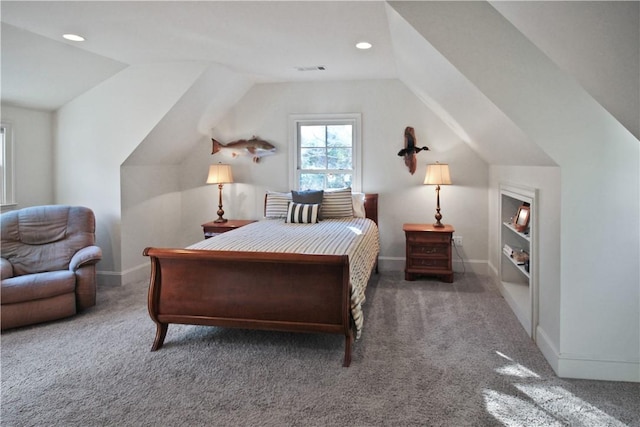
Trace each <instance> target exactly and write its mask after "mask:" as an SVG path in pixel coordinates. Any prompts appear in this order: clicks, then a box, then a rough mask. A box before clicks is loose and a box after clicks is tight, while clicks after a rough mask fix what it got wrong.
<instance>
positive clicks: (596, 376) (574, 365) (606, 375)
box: [536, 326, 640, 383]
mask: <svg viewBox="0 0 640 427" xmlns="http://www.w3.org/2000/svg"><path fill="white" fill-rule="evenodd" d="M536 344H537V345H538V348H539V349H540V351H541V352H542V355H543V356H544V357H545V359H547V362H549V365H551V368H552V369H553V371H554V372H555V373H556V375H558V376H559V377H561V378H576V379H582V380H602V381H625V382H636V383H637V382H640V361H625V360H602V359H596V358H594V357H585V356H583V355H577V354H569V353H564V354H562V353H560V352H559V351H558V349H557V348H556V347H555V346H554V345H553V343H552V342H551V340H550V339H549V336H548V335H547V334H546V333H545V331H544V330H543V329H542V328H540V327H539V326H538V328H537V329H536Z"/></svg>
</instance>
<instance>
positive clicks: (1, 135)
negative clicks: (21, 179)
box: [0, 123, 15, 206]
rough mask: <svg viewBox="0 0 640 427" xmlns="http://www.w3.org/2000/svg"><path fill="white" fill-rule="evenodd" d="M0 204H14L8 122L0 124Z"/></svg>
mask: <svg viewBox="0 0 640 427" xmlns="http://www.w3.org/2000/svg"><path fill="white" fill-rule="evenodd" d="M0 144H2V146H1V147H0V172H1V173H0V179H1V180H2V182H0V192H1V194H0V204H2V206H5V205H13V204H15V194H14V186H13V181H14V179H13V132H12V130H11V125H10V124H9V123H1V124H0Z"/></svg>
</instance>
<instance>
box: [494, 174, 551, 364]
mask: <svg viewBox="0 0 640 427" xmlns="http://www.w3.org/2000/svg"><path fill="white" fill-rule="evenodd" d="M500 184H513V185H519V186H524V187H529V188H535V189H537V190H538V197H537V199H536V205H537V206H536V212H537V215H538V219H537V222H536V224H537V236H536V238H537V245H538V248H539V249H538V259H537V260H535V263H536V264H537V265H536V268H537V279H538V327H537V337H536V338H537V343H538V346H539V347H540V348H541V349H542V350H543V353H544V352H546V351H550V353H545V356H546V357H547V360H549V362H550V363H551V364H552V366H553V367H554V369H555V370H556V371H557V368H558V363H557V359H558V356H559V349H560V302H561V292H560V291H561V274H560V272H561V263H560V261H561V254H560V247H561V242H560V231H561V230H560V206H561V201H560V197H561V196H560V193H561V179H560V168H557V167H522V166H491V167H490V178H489V188H490V190H489V265H490V271H491V273H492V276H493V277H494V278H496V280H497V279H498V277H499V274H498V270H499V268H500V260H499V257H500V256H501V254H502V247H501V245H500V227H501V225H500V221H501V214H500V211H499V205H500Z"/></svg>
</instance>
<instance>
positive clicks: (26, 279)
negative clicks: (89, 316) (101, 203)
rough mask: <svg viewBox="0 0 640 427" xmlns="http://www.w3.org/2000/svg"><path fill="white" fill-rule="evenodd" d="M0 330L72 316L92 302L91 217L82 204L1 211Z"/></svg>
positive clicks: (96, 253)
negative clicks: (0, 280)
mask: <svg viewBox="0 0 640 427" xmlns="http://www.w3.org/2000/svg"><path fill="white" fill-rule="evenodd" d="M0 225H1V227H2V246H1V247H0V252H1V255H2V258H1V260H0V263H1V278H2V282H1V294H0V302H1V304H2V306H1V322H2V323H1V324H0V326H1V329H2V330H4V329H9V328H15V327H18V326H25V325H31V324H34V323H40V322H46V321H50V320H55V319H61V318H64V317H69V316H73V315H74V314H76V313H77V312H78V311H81V310H83V309H85V308H88V307H91V306H94V305H95V303H96V263H97V262H98V261H100V259H101V258H102V251H101V250H100V248H99V247H97V246H95V217H94V214H93V211H91V209H89V208H86V207H82V206H62V205H51V206H35V207H30V208H24V209H19V210H15V211H10V212H6V213H3V214H2V215H1V216H0Z"/></svg>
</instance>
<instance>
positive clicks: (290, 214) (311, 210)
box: [284, 202, 320, 224]
mask: <svg viewBox="0 0 640 427" xmlns="http://www.w3.org/2000/svg"><path fill="white" fill-rule="evenodd" d="M319 210H320V205H317V204H304V203H294V202H290V203H289V210H288V211H287V217H286V218H285V220H284V222H290V223H292V224H314V223H316V222H318V211H319Z"/></svg>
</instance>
